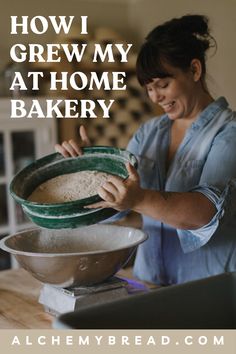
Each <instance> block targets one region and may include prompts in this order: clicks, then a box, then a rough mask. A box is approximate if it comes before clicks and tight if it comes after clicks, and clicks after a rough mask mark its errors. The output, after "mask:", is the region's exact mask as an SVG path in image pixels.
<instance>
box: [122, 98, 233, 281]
mask: <svg viewBox="0 0 236 354" xmlns="http://www.w3.org/2000/svg"><path fill="white" fill-rule="evenodd" d="M171 124H172V121H171V120H170V119H169V118H168V116H167V115H166V114H165V115H163V116H161V117H160V118H154V119H151V120H150V121H148V122H147V123H145V124H143V125H142V126H141V127H140V129H139V130H138V131H137V132H136V134H135V135H134V136H133V138H132V139H131V141H130V143H129V145H128V147H127V149H128V150H129V151H130V152H132V153H133V154H134V155H136V157H137V158H138V161H139V168H138V172H139V175H140V177H141V186H142V187H143V188H147V189H153V190H163V191H164V190H165V191H174V192H189V191H198V192H200V193H203V194H204V195H205V196H206V197H207V198H209V199H210V200H211V201H212V202H213V203H214V204H215V206H216V209H217V213H216V214H215V216H214V217H213V219H212V220H211V221H210V222H209V224H207V225H205V226H203V227H201V228H199V229H197V230H176V229H174V228H172V227H171V226H169V225H166V224H163V223H162V222H159V221H157V220H154V219H152V218H150V217H147V216H143V228H144V230H145V231H146V232H147V233H148V235H149V239H148V240H147V241H146V242H144V243H143V244H142V245H141V246H139V248H138V252H137V256H136V260H135V266H134V273H135V275H136V276H138V277H139V278H140V279H143V280H146V281H151V282H154V283H157V284H166V285H168V284H176V283H182V282H186V281H189V280H194V279H199V278H203V277H207V276H210V275H214V274H218V273H222V272H226V271H235V270H236V113H235V112H233V111H232V110H230V109H229V108H228V103H227V101H226V100H225V98H223V97H220V98H219V99H217V100H216V101H214V102H213V103H211V104H210V105H209V106H208V107H207V108H206V109H205V110H204V111H203V112H202V113H201V114H200V115H199V117H198V118H197V120H196V121H195V122H194V123H193V124H192V125H191V126H190V128H189V129H188V131H187V132H186V134H185V137H184V139H183V141H182V143H181V144H180V146H179V148H178V150H177V152H176V154H175V156H174V158H173V160H172V162H171V165H170V166H169V169H168V171H166V158H167V153H168V146H169V142H170V128H171Z"/></svg>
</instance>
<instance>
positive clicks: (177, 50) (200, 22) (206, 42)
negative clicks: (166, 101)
mask: <svg viewBox="0 0 236 354" xmlns="http://www.w3.org/2000/svg"><path fill="white" fill-rule="evenodd" d="M210 47H215V48H216V41H215V40H214V38H213V37H212V36H211V34H210V30H209V26H208V18H207V17H206V16H203V15H185V16H183V17H181V18H174V19H172V20H170V21H167V22H165V23H163V24H162V25H160V26H157V27H156V28H154V29H153V30H152V31H151V32H150V33H149V34H148V36H147V37H146V41H145V42H144V44H143V45H142V47H141V50H140V52H139V55H138V59H137V77H138V80H139V82H140V84H141V85H145V84H147V83H149V82H151V81H152V79H153V78H163V77H168V76H171V74H170V73H168V71H167V69H166V68H165V63H168V64H170V65H171V66H173V67H177V68H180V69H182V70H183V71H186V70H188V69H190V64H191V61H192V60H193V59H199V60H200V62H201V65H202V76H203V77H204V76H205V73H206V51H207V50H208V49H209V48H210Z"/></svg>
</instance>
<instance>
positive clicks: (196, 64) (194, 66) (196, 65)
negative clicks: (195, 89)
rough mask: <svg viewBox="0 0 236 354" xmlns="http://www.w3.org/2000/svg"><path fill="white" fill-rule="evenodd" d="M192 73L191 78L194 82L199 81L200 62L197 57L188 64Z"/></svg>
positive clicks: (200, 72)
mask: <svg viewBox="0 0 236 354" xmlns="http://www.w3.org/2000/svg"><path fill="white" fill-rule="evenodd" d="M190 69H191V72H192V75H193V80H194V81H195V82H197V81H199V80H200V79H201V76H202V64H201V62H200V60H199V59H193V60H192V61H191V66H190Z"/></svg>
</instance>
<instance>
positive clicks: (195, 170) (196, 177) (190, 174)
mask: <svg viewBox="0 0 236 354" xmlns="http://www.w3.org/2000/svg"><path fill="white" fill-rule="evenodd" d="M203 166H204V160H188V161H186V162H185V163H184V164H183V171H184V175H185V176H186V181H185V182H186V187H187V185H188V184H189V187H190V188H191V187H192V186H194V185H197V184H198V183H199V181H200V178H201V174H202V169H203Z"/></svg>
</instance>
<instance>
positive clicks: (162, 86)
mask: <svg viewBox="0 0 236 354" xmlns="http://www.w3.org/2000/svg"><path fill="white" fill-rule="evenodd" d="M167 86H168V84H163V85H161V86H160V88H162V89H164V88H166V87H167Z"/></svg>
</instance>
